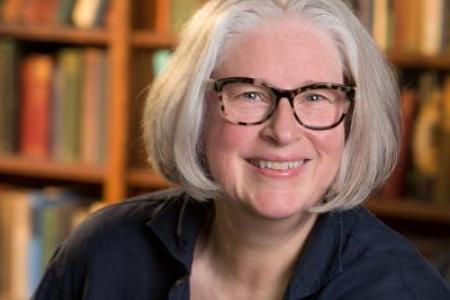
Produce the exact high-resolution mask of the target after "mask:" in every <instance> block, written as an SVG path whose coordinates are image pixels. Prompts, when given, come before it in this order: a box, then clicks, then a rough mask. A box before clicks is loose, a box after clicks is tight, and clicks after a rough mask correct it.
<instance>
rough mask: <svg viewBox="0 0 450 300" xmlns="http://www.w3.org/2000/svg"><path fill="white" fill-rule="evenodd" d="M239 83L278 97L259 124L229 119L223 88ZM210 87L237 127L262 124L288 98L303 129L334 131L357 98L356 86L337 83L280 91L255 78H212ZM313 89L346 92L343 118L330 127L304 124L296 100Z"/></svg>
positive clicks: (222, 108) (319, 83) (322, 83)
mask: <svg viewBox="0 0 450 300" xmlns="http://www.w3.org/2000/svg"><path fill="white" fill-rule="evenodd" d="M239 82H240V83H248V84H254V85H260V86H264V87H266V88H269V89H270V90H271V91H272V92H273V94H274V95H275V97H276V98H275V105H274V106H273V109H272V111H270V112H269V113H268V114H267V116H266V117H264V118H263V119H262V120H260V121H257V122H240V121H233V120H229V119H227V115H226V111H225V106H224V103H223V99H222V91H223V87H224V86H225V85H227V84H230V83H239ZM208 86H209V88H210V89H212V90H214V91H215V92H216V93H217V96H218V100H219V101H220V109H221V111H222V114H223V116H224V118H225V119H226V120H227V121H228V122H230V123H233V124H236V125H244V126H250V125H258V124H262V123H264V122H265V121H267V120H268V119H270V118H271V117H272V115H273V113H274V112H275V110H276V109H277V107H278V104H279V103H280V100H281V99H282V98H286V99H287V100H288V101H289V105H290V106H291V108H292V111H293V113H294V116H295V119H296V120H297V122H298V123H299V124H300V125H302V126H303V127H305V128H308V129H311V130H328V129H332V128H334V127H336V126H338V125H339V124H340V123H341V122H342V121H343V120H344V119H345V116H346V115H347V112H348V111H349V108H350V106H351V105H353V102H354V98H355V91H356V87H355V86H349V85H343V84H337V83H327V82H318V83H312V84H308V85H304V86H302V87H299V88H296V89H293V90H284V89H279V88H276V87H273V86H271V85H269V84H267V83H266V82H264V81H263V80H261V79H255V78H249V77H227V78H221V79H212V78H211V79H209V80H208ZM313 89H333V90H339V91H342V92H344V93H345V95H346V96H347V97H346V98H347V100H348V105H347V106H346V107H345V109H344V110H343V112H342V116H341V117H340V118H339V119H338V120H337V121H336V122H335V123H334V124H331V125H329V126H310V125H307V124H305V123H303V121H302V120H301V119H300V117H299V116H298V115H297V113H296V112H295V109H294V98H295V97H296V96H297V95H298V94H300V93H302V92H304V91H307V90H313Z"/></svg>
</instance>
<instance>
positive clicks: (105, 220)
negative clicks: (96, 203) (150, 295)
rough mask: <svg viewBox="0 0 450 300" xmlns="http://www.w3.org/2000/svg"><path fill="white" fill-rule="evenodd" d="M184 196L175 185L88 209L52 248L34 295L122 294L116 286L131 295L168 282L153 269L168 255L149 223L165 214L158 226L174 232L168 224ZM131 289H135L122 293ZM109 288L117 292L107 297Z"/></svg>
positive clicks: (173, 221)
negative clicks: (164, 220) (76, 224)
mask: <svg viewBox="0 0 450 300" xmlns="http://www.w3.org/2000/svg"><path fill="white" fill-rule="evenodd" d="M185 199H190V198H189V197H188V196H187V194H185V193H184V192H183V191H181V190H180V189H173V190H166V191H160V192H156V193H151V194H147V195H143V196H139V197H135V198H131V199H128V200H125V201H123V202H120V203H117V204H113V205H110V206H107V207H105V208H103V209H100V210H99V211H97V212H95V213H93V214H91V215H90V216H89V217H88V218H87V219H86V220H85V221H84V222H83V223H82V224H80V226H78V228H77V229H76V230H75V231H74V232H73V233H72V234H71V235H70V236H69V237H68V239H67V240H66V241H65V242H64V243H63V244H62V245H61V246H60V247H59V249H58V250H57V251H56V252H55V254H54V256H53V257H52V259H51V261H50V263H49V266H48V269H47V271H46V274H45V275H44V278H43V280H42V282H41V284H40V286H39V288H38V290H37V293H36V298H35V299H53V298H47V297H48V295H50V293H54V294H57V293H59V294H60V295H61V296H60V297H62V298H63V299H78V298H79V297H81V294H80V293H83V294H84V295H90V296H92V298H93V299H122V298H120V297H121V296H120V297H119V296H118V295H120V294H119V293H118V292H119V291H120V292H121V293H123V295H125V296H126V295H127V294H128V295H129V296H130V297H131V298H130V299H132V296H131V295H133V293H134V294H136V295H137V294H139V293H145V292H146V291H147V290H149V289H152V290H153V292H154V293H156V294H157V292H156V291H158V290H159V289H162V287H163V286H165V285H166V282H169V281H168V280H166V279H165V278H163V277H164V276H162V277H161V276H159V278H158V280H156V279H157V275H156V273H158V272H161V271H162V270H163V267H165V268H169V269H170V263H171V262H172V260H171V259H170V256H169V254H167V251H165V249H164V247H163V246H161V242H160V240H159V239H158V237H157V236H156V235H155V234H153V232H152V230H151V229H150V223H151V222H152V221H153V220H155V219H157V218H158V217H159V216H160V215H163V214H164V219H168V221H167V222H166V223H165V225H166V227H167V228H163V230H165V231H167V232H172V231H174V228H172V227H174V226H175V225H174V226H172V225H171V224H176V217H177V215H178V211H179V208H180V207H181V206H182V205H183V203H184V202H185V201H184V200H185ZM191 202H194V200H192V199H191ZM168 236H170V235H168ZM163 264H164V266H163ZM172 265H173V266H176V265H175V264H174V263H172ZM174 273H175V272H174ZM146 280H150V281H151V283H148V282H146ZM114 283H115V284H114ZM111 284H113V285H114V288H115V290H114V289H111V288H112V286H111ZM130 288H133V289H134V291H133V292H131V291H128V292H127V289H130ZM112 291H115V292H116V293H118V294H117V295H115V296H109V294H108V293H110V292H112ZM156 294H155V295H156Z"/></svg>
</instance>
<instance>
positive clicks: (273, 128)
mask: <svg viewBox="0 0 450 300" xmlns="http://www.w3.org/2000/svg"><path fill="white" fill-rule="evenodd" d="M263 125H264V128H263V129H262V130H261V135H262V138H263V139H265V140H267V141H269V142H270V143H272V144H276V145H279V146H284V145H288V144H290V143H293V142H295V141H297V140H299V139H300V137H301V136H302V130H303V128H302V126H301V125H300V124H299V123H298V122H297V120H296V118H295V115H294V111H293V109H292V107H291V105H290V104H289V100H288V99H287V98H282V99H280V102H279V103H278V107H277V108H276V109H275V111H274V112H273V114H272V116H271V117H270V119H269V120H268V121H267V122H265V123H263Z"/></svg>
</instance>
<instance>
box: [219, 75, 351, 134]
mask: <svg viewBox="0 0 450 300" xmlns="http://www.w3.org/2000/svg"><path fill="white" fill-rule="evenodd" d="M210 83H211V84H212V85H213V86H212V88H213V89H214V91H215V92H216V93H217V95H218V99H219V101H220V102H221V110H222V113H223V116H224V117H225V119H226V120H227V121H228V122H231V123H233V124H237V125H257V124H261V123H263V122H265V121H266V120H268V119H269V118H270V117H271V116H272V114H273V113H274V111H275V110H276V108H277V107H278V103H279V102H280V101H281V99H282V98H286V99H287V100H288V101H289V104H290V105H291V108H292V110H293V113H294V116H295V119H296V120H297V121H298V122H299V123H300V124H301V125H302V126H304V127H306V128H308V129H312V130H326V129H331V128H334V127H336V126H337V125H339V124H340V123H341V122H342V121H343V120H344V118H345V116H346V114H347V112H348V110H349V108H350V105H351V104H352V103H353V100H354V95H355V89H356V88H355V87H352V86H346V85H342V84H335V83H313V84H308V85H305V86H302V87H299V88H296V89H293V90H283V89H278V88H275V87H273V86H270V85H268V84H267V83H265V82H264V81H262V80H258V79H254V78H247V77H229V78H222V79H217V80H215V79H210Z"/></svg>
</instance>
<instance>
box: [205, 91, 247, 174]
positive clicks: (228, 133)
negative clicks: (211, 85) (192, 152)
mask: <svg viewBox="0 0 450 300" xmlns="http://www.w3.org/2000/svg"><path fill="white" fill-rule="evenodd" d="M211 100H214V99H211ZM209 103H210V105H208V106H207V107H208V108H207V123H206V132H205V154H206V158H207V163H208V168H209V170H210V172H211V173H212V174H211V175H213V176H214V175H216V174H217V172H223V171H224V170H225V168H226V167H228V168H229V167H232V166H230V164H232V163H233V161H235V160H236V159H237V157H238V156H239V153H240V152H241V150H242V149H245V145H243V144H244V143H243V141H244V140H246V138H245V130H243V129H244V128H243V126H238V125H234V124H230V123H227V122H225V120H224V118H223V117H222V113H221V111H220V108H219V105H213V104H211V102H209ZM227 165H228V166H227Z"/></svg>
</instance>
